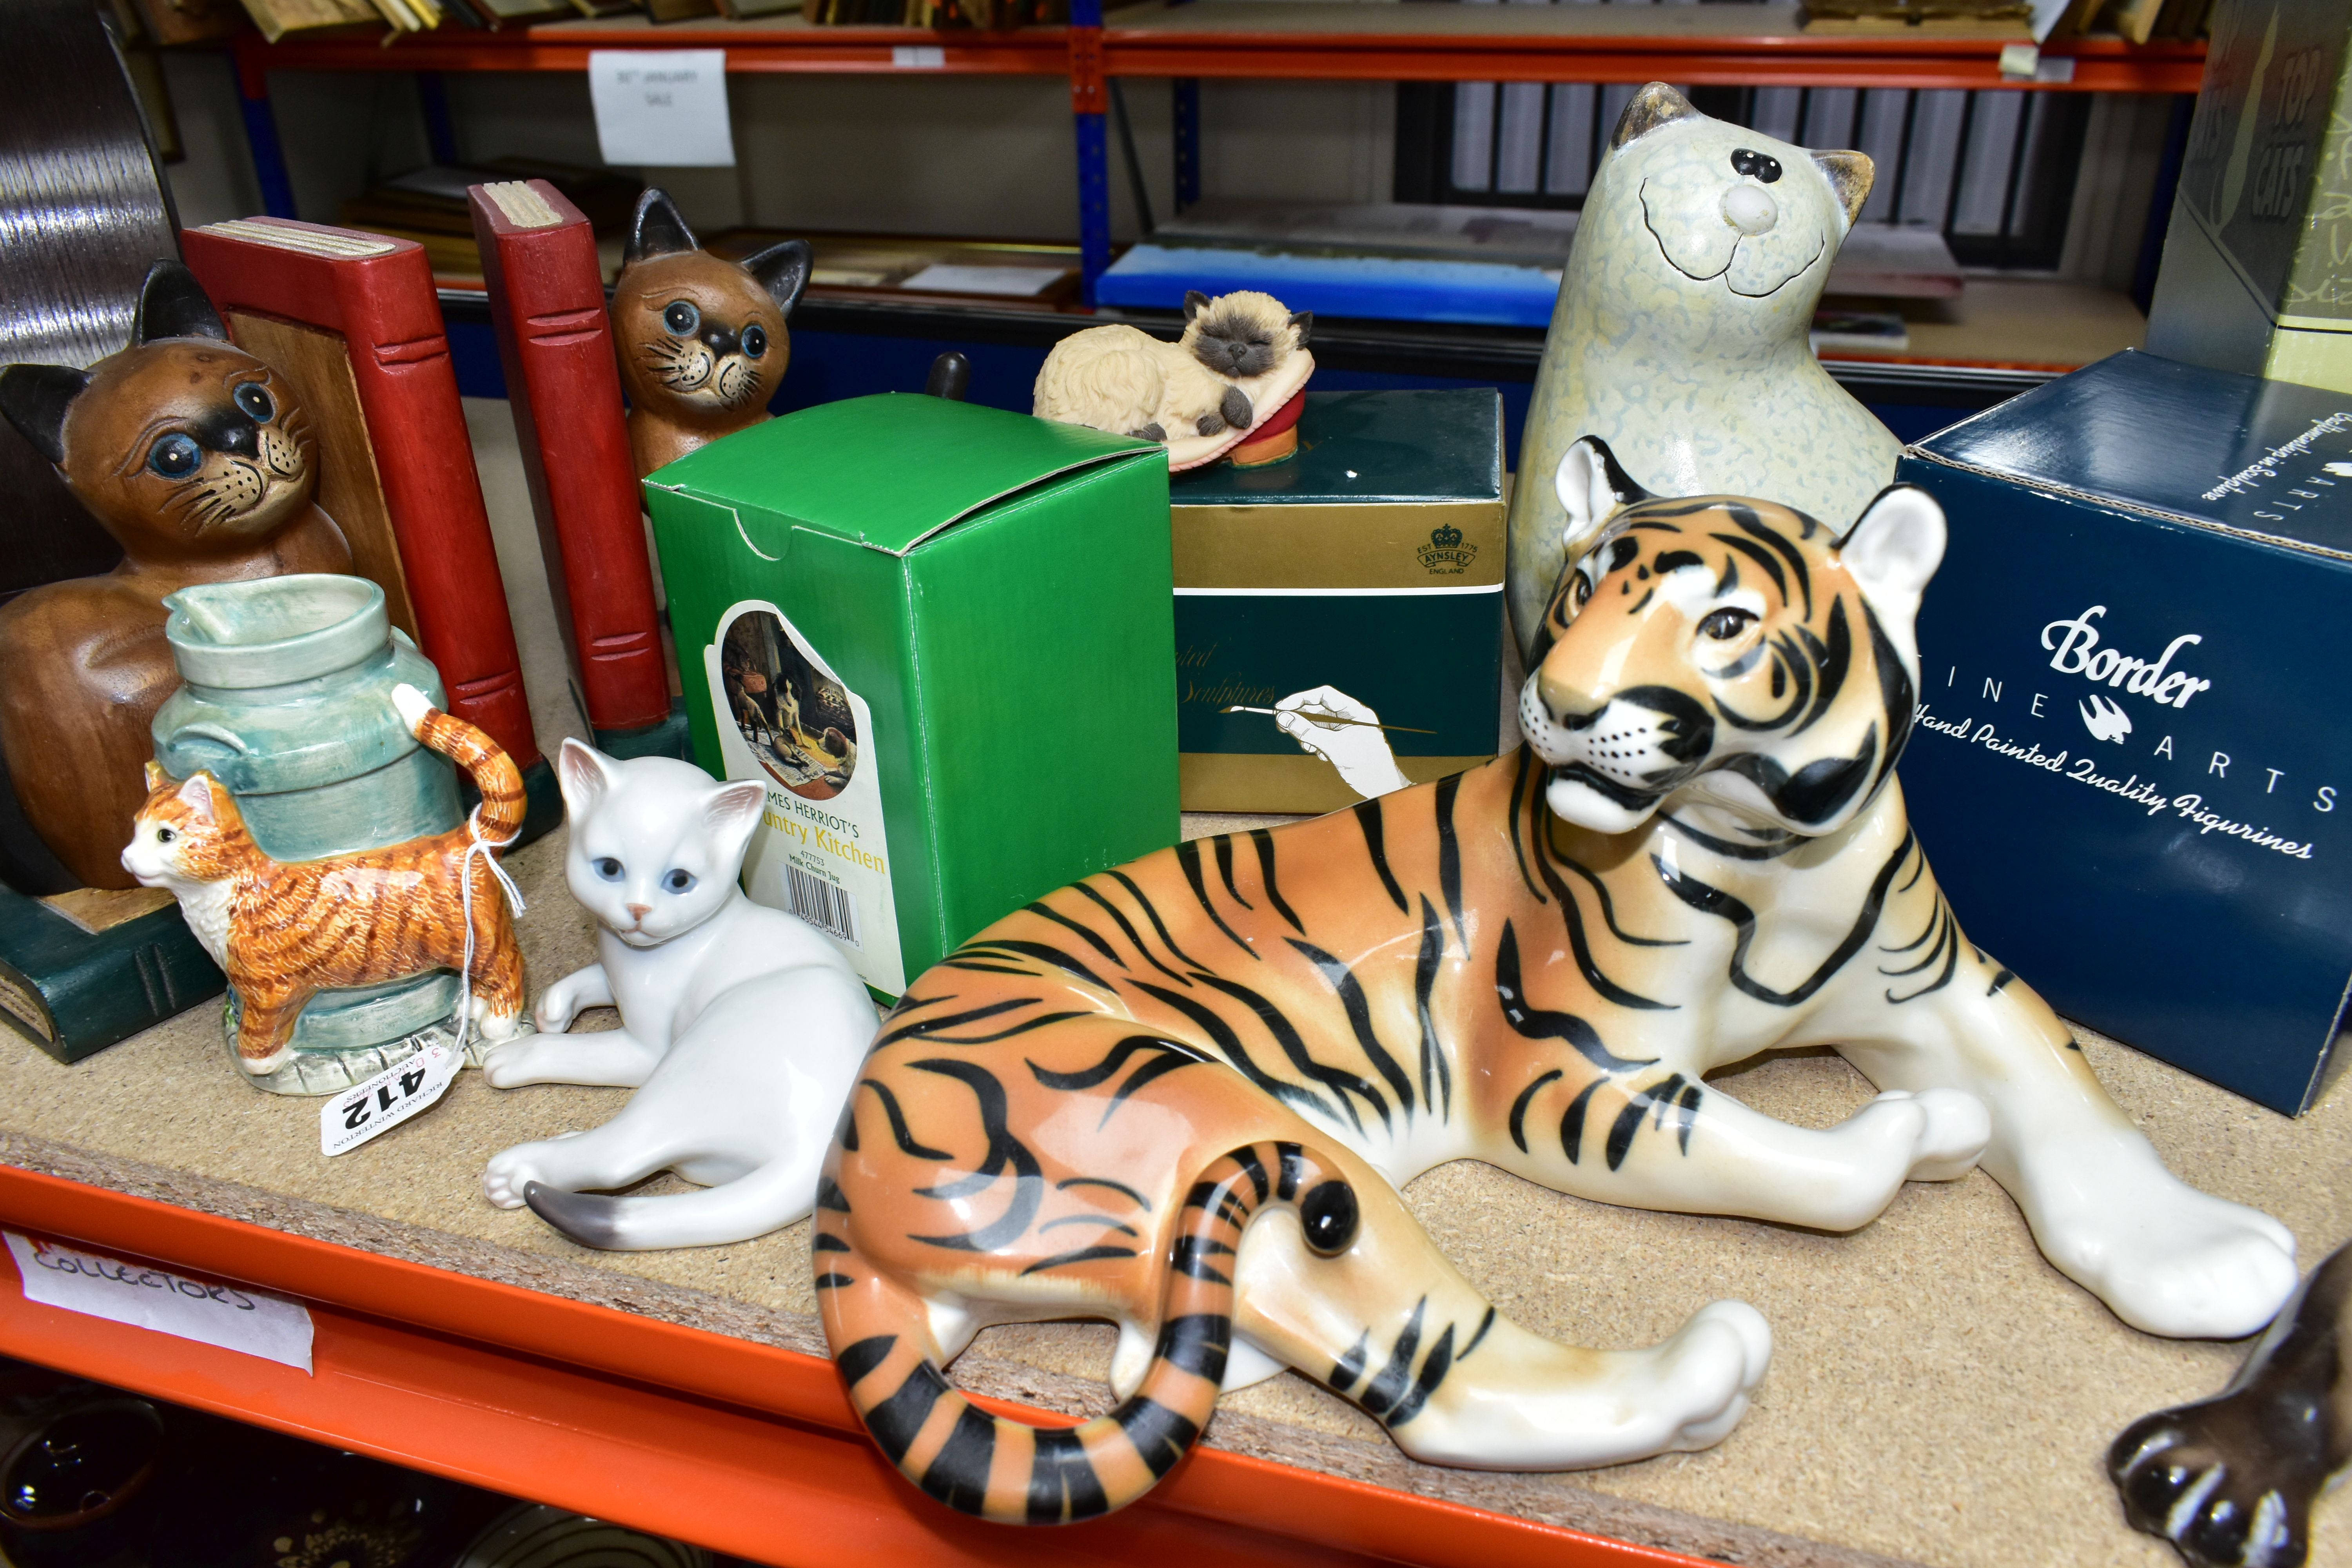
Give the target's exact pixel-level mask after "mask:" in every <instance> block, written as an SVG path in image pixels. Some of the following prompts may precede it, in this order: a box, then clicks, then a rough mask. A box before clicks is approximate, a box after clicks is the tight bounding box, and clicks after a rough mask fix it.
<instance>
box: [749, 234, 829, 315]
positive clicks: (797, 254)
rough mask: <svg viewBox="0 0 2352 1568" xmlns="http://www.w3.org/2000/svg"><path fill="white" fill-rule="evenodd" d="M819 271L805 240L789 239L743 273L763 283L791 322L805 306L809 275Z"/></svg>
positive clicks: (752, 261) (765, 251) (768, 250)
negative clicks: (803, 295) (803, 297)
mask: <svg viewBox="0 0 2352 1568" xmlns="http://www.w3.org/2000/svg"><path fill="white" fill-rule="evenodd" d="M815 268H816V252H814V250H811V249H810V248H809V242H808V241H807V240H805V239H788V240H786V241H784V242H783V243H782V245H772V246H770V247H768V248H767V249H765V250H763V251H761V252H760V254H759V255H757V256H754V257H752V258H751V259H750V260H748V261H746V262H744V263H743V270H744V271H746V272H748V273H750V274H751V276H752V277H754V278H756V279H759V280H760V287H761V288H762V289H766V290H767V291H768V298H769V299H771V300H774V301H775V302H776V309H777V310H782V312H783V313H784V316H785V318H786V319H787V320H789V319H790V318H791V316H792V313H793V306H795V305H797V304H799V303H800V302H801V290H802V289H805V288H807V287H808V280H809V274H810V273H811V272H812V271H814V270H815Z"/></svg>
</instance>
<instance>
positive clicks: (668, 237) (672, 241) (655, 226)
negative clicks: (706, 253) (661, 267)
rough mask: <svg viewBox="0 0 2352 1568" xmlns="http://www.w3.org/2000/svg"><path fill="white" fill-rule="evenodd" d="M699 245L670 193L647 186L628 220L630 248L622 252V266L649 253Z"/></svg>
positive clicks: (694, 247) (630, 264) (666, 251)
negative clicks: (671, 198)
mask: <svg viewBox="0 0 2352 1568" xmlns="http://www.w3.org/2000/svg"><path fill="white" fill-rule="evenodd" d="M701 248H702V247H700V246H699V245H697V244H696V243H695V240H694V230H692V229H690V228H688V227H687V226H686V219H685V217H684V216H682V215H681V214H680V213H679V212H678V210H677V203H676V202H674V201H672V200H670V199H669V193H668V192H667V191H665V190H663V189H662V188H661V187H660V186H659V185H647V186H646V190H645V194H644V195H641V196H639V197H638V198H637V210H636V213H635V216H632V217H631V218H630V219H629V247H628V249H627V250H625V251H624V252H623V253H622V255H621V265H622V266H624V267H634V266H635V265H636V264H637V263H638V262H640V261H643V260H645V259H646V258H647V257H650V256H668V255H671V254H672V253H674V252H677V251H680V250H700V249H701Z"/></svg>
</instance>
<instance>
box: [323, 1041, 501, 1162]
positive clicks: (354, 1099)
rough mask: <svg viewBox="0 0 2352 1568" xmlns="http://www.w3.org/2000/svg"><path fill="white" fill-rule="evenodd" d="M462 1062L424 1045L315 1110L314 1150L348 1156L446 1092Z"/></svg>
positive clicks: (453, 1054) (452, 1054) (444, 1049)
mask: <svg viewBox="0 0 2352 1568" xmlns="http://www.w3.org/2000/svg"><path fill="white" fill-rule="evenodd" d="M465 1065H466V1063H465V1058H463V1057H461V1056H459V1055H458V1054H457V1052H456V1051H453V1050H451V1049H450V1048H449V1047H446V1046H427V1047H425V1048H424V1049H423V1050H421V1051H419V1052H417V1053H416V1054H415V1056H413V1057H410V1058H407V1059H406V1060H405V1061H399V1062H394V1064H393V1065H392V1066H390V1067H388V1068H384V1069H383V1071H382V1072H380V1073H378V1074H376V1075H375V1076H374V1077H373V1078H372V1079H368V1080H367V1081H366V1082H365V1083H362V1084H357V1085H354V1086H353V1087H352V1088H350V1089H345V1090H344V1091H343V1092H342V1093H341V1094H339V1095H336V1096H335V1097H334V1098H333V1099H331V1100H328V1101H327V1102H326V1103H325V1104H324V1105H322V1106H320V1108H319V1152H320V1153H321V1154H324V1155H326V1156H328V1157H330V1158H332V1157H333V1156H335V1155H337V1154H345V1153H349V1152H351V1151H352V1150H353V1149H356V1148H358V1147H359V1146H360V1145H361V1144H362V1143H364V1142H367V1141H368V1140H369V1139H371V1138H373V1137H375V1136H377V1135H378V1134H379V1133H383V1132H389V1131H392V1130H393V1129H394V1128H395V1127H397V1126H399V1125H400V1124H401V1123H402V1122H404V1121H407V1120H408V1119H409V1118H410V1117H412V1116H414V1115H415V1114H416V1113H417V1112H418V1111H420V1110H424V1109H425V1108H426V1107H427V1106H429V1105H431V1104H433V1103H434V1102H435V1101H436V1100H439V1099H440V1098H441V1097H442V1096H443V1095H444V1094H446V1093H447V1092H448V1091H449V1086H450V1085H451V1084H453V1083H455V1082H457V1073H458V1070H459V1069H460V1068H463V1067H464V1066H465Z"/></svg>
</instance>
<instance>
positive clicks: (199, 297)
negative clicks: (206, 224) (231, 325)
mask: <svg viewBox="0 0 2352 1568" xmlns="http://www.w3.org/2000/svg"><path fill="white" fill-rule="evenodd" d="M158 338H210V339H212V340H213V341H214V342H222V343H225V342H228V328H226V326H223V325H222V324H221V319H220V312H219V311H218V310H214V309H213V302H212V299H211V297H210V296H208V295H207V294H205V286H204V285H203V284H201V283H199V282H197V281H196V275H195V274H194V273H193V272H191V271H189V270H188V269H187V268H184V267H183V266H181V265H180V264H179V263H178V262H176V261H159V262H157V263H155V265H154V266H152V267H151V268H148V269H147V281H146V282H144V283H142V284H141V285H140V286H139V314H138V315H137V316H135V317H133V318H132V319H131V342H133V343H152V342H154V341H155V340H156V339H158Z"/></svg>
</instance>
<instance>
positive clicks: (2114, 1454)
mask: <svg viewBox="0 0 2352 1568" xmlns="http://www.w3.org/2000/svg"><path fill="white" fill-rule="evenodd" d="M2347 1352H2352V1247H2338V1248H2337V1249H2336V1251H2335V1252H2334V1253H2333V1254H2331V1255H2330V1256H2329V1257H2328V1258H2327V1260H2326V1262H2324V1263H2322V1264H2321V1265H2320V1266H2319V1267H2318V1268H2315V1269H2314V1270H2313V1271H2312V1274H2311V1278H2310V1279H2306V1280H2305V1281H2304V1283H2303V1289H2301V1290H2299V1291H2297V1292H2296V1293H2295V1296H2294V1300H2291V1301H2289V1302H2288V1303H2287V1304H2286V1306H2285V1308H2284V1310H2281V1311H2280V1313H2279V1315H2278V1320H2277V1321H2275V1322H2273V1324H2272V1325H2271V1328H2270V1332H2268V1333H2266V1334H2264V1335H2263V1337H2262V1341H2261V1342H2260V1343H2258V1344H2256V1345H2255V1346H2254V1348H2253V1351H2252V1353H2251V1354H2249V1355H2248V1356H2247V1357H2246V1361H2245V1364H2244V1365H2243V1366H2242V1367H2240V1368H2239V1369H2238V1375H2237V1376H2235V1377H2233V1378H2231V1380H2230V1386H2229V1387H2227V1388H2225V1389H2223V1390H2222V1391H2221V1393H2220V1394H2216V1395H2214V1396H2213V1397H2212V1398H2210V1399H2200V1400H2199V1401H2198V1402H2197V1403H2196V1404H2194V1405H2179V1406H2178V1407H2177V1408H2174V1409H2171V1410H2159V1411H2158V1412H2156V1413H2155V1414H2154V1415H2143V1416H2142V1417H2140V1418H2139V1419H2138V1420H2137V1421H2135V1422H2133V1423H2132V1424H2131V1425H2130V1426H2127V1427H2126V1428H2125V1429H2124V1431H2123V1434H2122V1436H2118V1437H2117V1438H2116V1441H2115V1446H2114V1447H2111V1448H2110V1449H2109V1450H2108V1451H2107V1473H2108V1475H2110V1476H2111V1477H2113V1478H2114V1479H2115V1483H2116V1489H2118V1490H2119V1491H2121V1492H2122V1493H2123V1502H2124V1515H2125V1517H2126V1518H2127V1519H2129V1520H2130V1521H2131V1522H2132V1525H2133V1527H2134V1528H2135V1529H2138V1530H2144V1531H2147V1532H2148V1533H2149V1534H2150V1535H2160V1536H2162V1537H2164V1538H2165V1539H2166V1540H2167V1541H2169V1542H2172V1544H2173V1545H2174V1546H2175V1547H2177V1548H2179V1552H2180V1555H2181V1556H2182V1557H2183V1558H2185V1559H2187V1560H2188V1562H2189V1565H2190V1568H2302V1564H2303V1563H2304V1560H2305V1558H2306V1557H2307V1556H2309V1555H2310V1552H2311V1505H2312V1503H2313V1502H2314V1501H2315V1500H2316V1499H2317V1498H2318V1496H2319V1494H2320V1493H2321V1492H2322V1491H2324V1490H2325V1489H2326V1488H2327V1486H2328V1484H2329V1483H2330V1482H2331V1481H2332V1480H2333V1479H2335V1478H2336V1477H2337V1476H2339V1475H2341V1474H2342V1473H2343V1471H2344V1468H2345V1467H2346V1466H2347V1465H2352V1362H2347Z"/></svg>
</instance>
